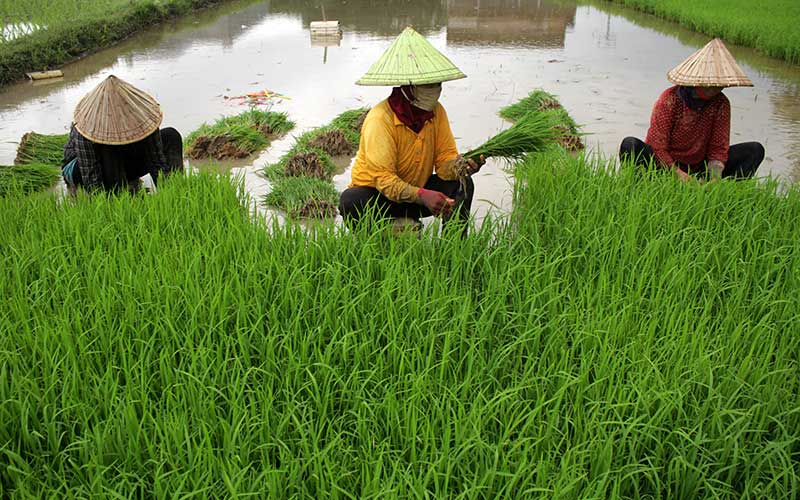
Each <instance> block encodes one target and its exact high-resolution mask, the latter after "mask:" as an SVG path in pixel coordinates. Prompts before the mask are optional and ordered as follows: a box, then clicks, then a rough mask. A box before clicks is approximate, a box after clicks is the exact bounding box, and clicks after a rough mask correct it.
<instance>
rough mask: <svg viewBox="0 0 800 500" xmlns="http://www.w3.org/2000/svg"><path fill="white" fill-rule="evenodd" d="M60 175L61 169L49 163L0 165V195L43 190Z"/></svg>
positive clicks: (54, 182)
mask: <svg viewBox="0 0 800 500" xmlns="http://www.w3.org/2000/svg"><path fill="white" fill-rule="evenodd" d="M60 177H61V169H60V168H59V167H57V166H54V165H50V164H41V163H28V164H25V165H0V197H3V196H9V195H11V194H14V193H23V194H28V193H34V192H36V191H43V190H45V189H49V188H51V187H53V186H54V185H55V184H56V182H57V181H58V179H59V178H60Z"/></svg>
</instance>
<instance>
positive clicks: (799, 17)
mask: <svg viewBox="0 0 800 500" xmlns="http://www.w3.org/2000/svg"><path fill="white" fill-rule="evenodd" d="M611 1H612V2H613V3H618V4H622V5H625V6H627V7H632V8H635V9H638V10H641V11H644V12H648V13H650V14H654V15H656V16H659V17H662V18H665V19H668V20H671V21H675V22H678V23H680V24H682V25H683V26H686V27H687V28H689V29H692V30H695V31H699V32H701V33H705V34H707V35H709V36H713V37H720V38H723V39H725V41H726V42H730V43H735V44H738V45H745V46H747V47H753V48H755V49H758V50H760V51H762V52H764V53H765V54H767V55H769V56H772V57H777V58H779V59H784V60H786V61H788V62H790V63H795V64H798V63H800V31H798V30H797V25H798V23H800V3H798V2H796V1H794V0H770V1H769V2H768V3H766V4H765V7H767V8H764V9H753V2H750V1H748V0H707V1H705V2H699V3H698V2H693V1H691V0H611ZM687 55H688V54H687Z"/></svg>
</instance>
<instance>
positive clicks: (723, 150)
mask: <svg viewBox="0 0 800 500" xmlns="http://www.w3.org/2000/svg"><path fill="white" fill-rule="evenodd" d="M722 98H723V101H722V104H721V105H720V109H719V110H718V111H717V114H716V116H715V117H714V124H713V127H714V128H713V129H712V130H711V140H710V141H709V144H708V151H707V153H706V157H707V158H708V171H709V173H710V174H711V178H712V179H719V178H721V177H722V171H723V170H725V164H726V163H727V162H728V149H729V148H730V138H731V104H730V102H729V101H728V99H727V98H725V96H722Z"/></svg>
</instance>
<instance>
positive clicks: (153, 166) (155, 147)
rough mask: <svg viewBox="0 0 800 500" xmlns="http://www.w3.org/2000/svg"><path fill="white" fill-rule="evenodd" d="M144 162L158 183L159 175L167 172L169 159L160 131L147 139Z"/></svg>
mask: <svg viewBox="0 0 800 500" xmlns="http://www.w3.org/2000/svg"><path fill="white" fill-rule="evenodd" d="M144 160H145V167H147V171H148V172H149V173H150V177H152V178H153V181H154V182H158V174H159V173H161V172H166V171H167V158H166V156H164V145H163V144H162V142H161V131H160V130H158V129H156V131H155V132H153V133H152V134H150V135H149V136H148V137H147V138H146V139H145V144H144Z"/></svg>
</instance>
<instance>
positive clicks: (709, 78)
mask: <svg viewBox="0 0 800 500" xmlns="http://www.w3.org/2000/svg"><path fill="white" fill-rule="evenodd" d="M667 79H668V80H669V81H671V82H672V83H674V84H676V85H683V86H686V87H752V86H753V82H751V81H750V79H749V78H747V75H745V74H744V71H742V68H740V67H739V65H738V64H736V60H735V59H734V58H733V56H732V55H731V53H730V52H728V48H727V47H725V44H723V43H722V40H720V39H719V38H715V39H713V40H711V41H710V42H708V44H706V46H705V47H703V48H702V49H700V50H698V51H697V52H695V53H694V54H692V55H691V56H689V58H688V59H686V60H685V61H683V62H682V63H680V64H679V65H678V66H676V67H675V68H674V69H673V70H672V71H670V72H669V73H667Z"/></svg>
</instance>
